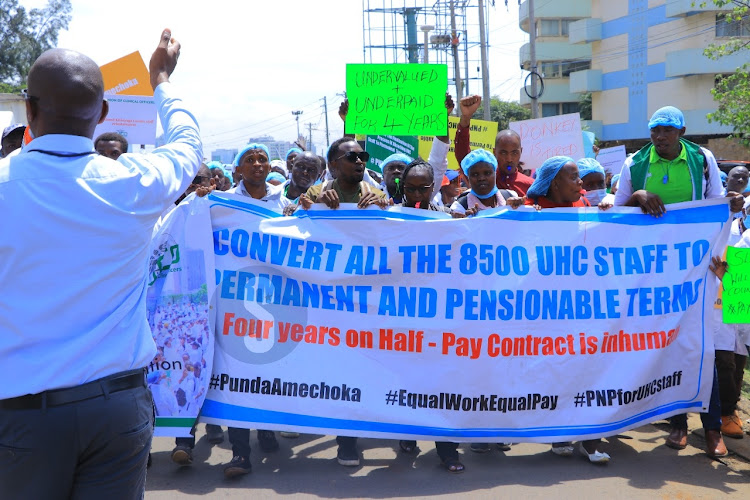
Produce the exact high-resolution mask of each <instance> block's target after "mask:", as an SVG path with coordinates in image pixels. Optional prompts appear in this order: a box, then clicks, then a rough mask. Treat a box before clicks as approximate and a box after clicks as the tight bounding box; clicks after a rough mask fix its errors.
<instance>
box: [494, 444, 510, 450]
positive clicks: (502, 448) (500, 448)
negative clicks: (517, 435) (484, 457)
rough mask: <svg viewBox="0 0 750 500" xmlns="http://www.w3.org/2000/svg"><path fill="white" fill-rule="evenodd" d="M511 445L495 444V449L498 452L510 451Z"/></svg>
mask: <svg viewBox="0 0 750 500" xmlns="http://www.w3.org/2000/svg"><path fill="white" fill-rule="evenodd" d="M510 444H511V443H497V449H498V450H500V451H510Z"/></svg>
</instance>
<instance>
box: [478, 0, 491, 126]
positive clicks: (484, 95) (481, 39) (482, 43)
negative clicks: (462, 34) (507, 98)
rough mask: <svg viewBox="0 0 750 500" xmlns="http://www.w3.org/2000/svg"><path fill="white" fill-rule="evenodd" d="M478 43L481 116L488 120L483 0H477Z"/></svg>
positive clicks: (487, 70)
mask: <svg viewBox="0 0 750 500" xmlns="http://www.w3.org/2000/svg"><path fill="white" fill-rule="evenodd" d="M479 45H480V51H481V55H482V102H483V106H482V109H483V111H484V113H483V118H484V119H485V120H487V121H489V120H490V69H489V67H488V66H487V26H486V25H485V19H484V0H479Z"/></svg>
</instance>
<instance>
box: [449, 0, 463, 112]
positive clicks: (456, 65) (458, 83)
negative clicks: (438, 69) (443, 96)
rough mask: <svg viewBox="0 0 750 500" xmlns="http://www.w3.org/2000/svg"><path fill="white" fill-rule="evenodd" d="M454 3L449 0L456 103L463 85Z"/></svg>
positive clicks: (453, 0) (460, 95) (461, 95)
mask: <svg viewBox="0 0 750 500" xmlns="http://www.w3.org/2000/svg"><path fill="white" fill-rule="evenodd" d="M455 4H456V2H455V0H451V52H452V53H453V76H454V82H455V84H456V103H459V102H461V98H462V97H463V88H462V87H463V85H462V84H461V64H460V63H459V61H458V33H457V32H456V5H455ZM459 114H460V113H459Z"/></svg>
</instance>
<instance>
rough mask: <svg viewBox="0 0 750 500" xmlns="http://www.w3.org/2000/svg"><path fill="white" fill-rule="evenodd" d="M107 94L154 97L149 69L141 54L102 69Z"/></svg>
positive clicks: (130, 55)
mask: <svg viewBox="0 0 750 500" xmlns="http://www.w3.org/2000/svg"><path fill="white" fill-rule="evenodd" d="M99 69H101V71H102V77H103V78H104V93H105V94H121V95H148V96H152V95H154V90H153V89H152V88H151V82H150V80H149V76H148V69H147V68H146V64H145V63H144V62H143V58H142V57H141V54H140V52H138V51H135V52H133V53H132V54H128V55H126V56H125V57H121V58H119V59H117V60H115V61H112V62H110V63H107V64H105V65H104V66H102V67H101V68H99Z"/></svg>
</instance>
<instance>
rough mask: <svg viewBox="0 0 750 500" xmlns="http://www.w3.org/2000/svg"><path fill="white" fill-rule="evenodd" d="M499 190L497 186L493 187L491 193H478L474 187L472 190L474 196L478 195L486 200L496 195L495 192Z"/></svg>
mask: <svg viewBox="0 0 750 500" xmlns="http://www.w3.org/2000/svg"><path fill="white" fill-rule="evenodd" d="M497 191H498V189H497V186H495V187H493V188H492V191H490V192H489V193H487V194H485V195H480V194H477V192H476V191H474V190H473V189H472V190H471V194H473V195H474V196H476V197H477V198H479V199H480V200H486V199H487V198H491V197H493V196H495V194H496V193H497Z"/></svg>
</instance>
